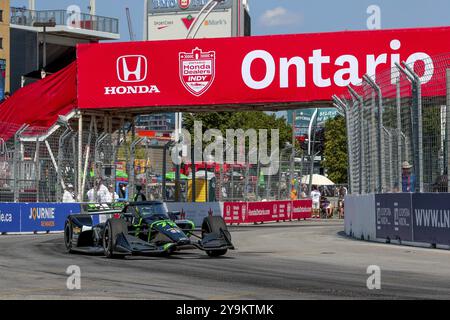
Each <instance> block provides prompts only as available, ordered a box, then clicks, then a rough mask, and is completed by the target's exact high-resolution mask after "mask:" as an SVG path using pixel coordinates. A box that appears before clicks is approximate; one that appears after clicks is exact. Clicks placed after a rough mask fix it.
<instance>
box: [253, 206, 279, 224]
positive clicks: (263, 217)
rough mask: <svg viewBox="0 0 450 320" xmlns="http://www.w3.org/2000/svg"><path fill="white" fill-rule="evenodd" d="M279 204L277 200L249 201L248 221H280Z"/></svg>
mask: <svg viewBox="0 0 450 320" xmlns="http://www.w3.org/2000/svg"><path fill="white" fill-rule="evenodd" d="M278 205H279V204H278V203H277V202H275V201H262V202H249V203H248V205H247V219H246V222H247V223H255V222H269V221H279V216H278Z"/></svg>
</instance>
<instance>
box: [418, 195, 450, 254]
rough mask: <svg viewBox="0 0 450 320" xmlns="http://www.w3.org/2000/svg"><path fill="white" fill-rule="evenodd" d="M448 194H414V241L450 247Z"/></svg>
mask: <svg viewBox="0 0 450 320" xmlns="http://www.w3.org/2000/svg"><path fill="white" fill-rule="evenodd" d="M449 203H450V194H448V193H414V194H413V197H412V207H413V210H414V215H413V220H414V241H416V242H426V243H435V244H443V245H450V210H449V205H448V204H449Z"/></svg>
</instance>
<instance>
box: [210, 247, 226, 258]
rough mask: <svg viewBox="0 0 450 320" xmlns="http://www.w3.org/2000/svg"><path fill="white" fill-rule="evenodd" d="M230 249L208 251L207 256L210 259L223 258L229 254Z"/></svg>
mask: <svg viewBox="0 0 450 320" xmlns="http://www.w3.org/2000/svg"><path fill="white" fill-rule="evenodd" d="M227 251H228V249H223V250H207V251H206V254H207V255H208V256H210V257H219V256H223V255H225V254H226V253H227Z"/></svg>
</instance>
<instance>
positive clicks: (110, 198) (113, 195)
mask: <svg viewBox="0 0 450 320" xmlns="http://www.w3.org/2000/svg"><path fill="white" fill-rule="evenodd" d="M105 200H106V203H113V202H116V201H117V200H119V195H118V194H117V192H116V191H115V190H114V185H113V184H110V185H109V186H108V192H107V194H106V197H105Z"/></svg>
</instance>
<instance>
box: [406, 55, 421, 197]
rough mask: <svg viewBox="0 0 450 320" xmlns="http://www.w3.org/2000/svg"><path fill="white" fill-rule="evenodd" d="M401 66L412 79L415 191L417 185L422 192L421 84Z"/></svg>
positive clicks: (415, 76) (410, 70) (409, 69)
mask: <svg viewBox="0 0 450 320" xmlns="http://www.w3.org/2000/svg"><path fill="white" fill-rule="evenodd" d="M403 66H404V67H405V69H406V70H408V72H409V73H410V74H411V75H412V76H413V77H414V82H413V101H414V110H413V111H414V117H413V120H414V122H413V127H415V128H416V130H415V131H416V134H415V139H414V140H415V144H416V147H417V149H416V150H417V152H416V154H415V157H416V159H417V163H418V165H417V169H416V170H417V171H416V172H417V173H416V190H415V191H417V185H418V186H419V192H424V185H423V133H422V129H423V126H422V84H421V81H420V77H419V76H418V75H417V74H416V73H415V72H414V70H413V69H412V68H411V67H410V66H408V65H407V64H406V63H405V62H403Z"/></svg>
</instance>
